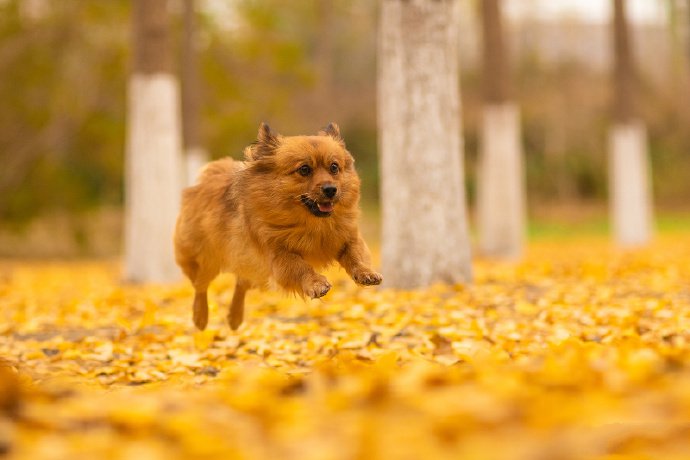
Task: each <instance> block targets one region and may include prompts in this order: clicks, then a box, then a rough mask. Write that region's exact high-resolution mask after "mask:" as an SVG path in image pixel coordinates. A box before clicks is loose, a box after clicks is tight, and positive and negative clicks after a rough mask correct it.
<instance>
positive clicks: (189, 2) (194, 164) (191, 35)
mask: <svg viewBox="0 0 690 460" xmlns="http://www.w3.org/2000/svg"><path fill="white" fill-rule="evenodd" d="M195 16H196V9H195V5H194V0H184V33H183V40H182V140H183V144H184V153H185V174H186V184H187V185H193V184H194V183H195V182H196V178H197V175H198V173H199V170H200V169H201V168H202V167H203V166H204V165H205V164H206V163H208V153H207V152H206V150H205V149H204V147H203V144H202V142H201V131H200V130H199V108H200V104H201V87H200V85H199V60H198V57H197V47H198V45H197V39H196V34H197V32H196V17H195Z"/></svg>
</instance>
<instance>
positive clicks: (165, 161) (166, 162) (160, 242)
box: [124, 0, 182, 282]
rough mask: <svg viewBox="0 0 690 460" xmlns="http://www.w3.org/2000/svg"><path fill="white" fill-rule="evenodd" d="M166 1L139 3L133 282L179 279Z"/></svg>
mask: <svg viewBox="0 0 690 460" xmlns="http://www.w3.org/2000/svg"><path fill="white" fill-rule="evenodd" d="M166 6H167V5H166V0H137V1H135V2H134V11H133V26H134V27H133V29H134V42H133V44H134V62H133V72H132V74H131V76H130V82H129V88H128V93H129V98H128V99H129V101H128V105H129V108H128V120H127V142H126V149H127V151H126V177H125V207H126V222H125V267H124V269H125V273H124V276H125V278H126V279H127V280H129V281H134V282H168V281H173V280H176V279H178V278H179V270H178V269H177V267H176V266H175V261H174V257H173V250H172V235H173V229H174V225H175V219H176V217H177V212H178V209H179V203H180V189H181V180H182V174H181V158H180V151H181V140H180V120H179V108H180V107H179V87H178V82H177V79H176V78H175V77H174V76H173V74H172V72H171V68H172V62H171V52H170V41H169V32H168V20H167V18H168V16H167V11H166Z"/></svg>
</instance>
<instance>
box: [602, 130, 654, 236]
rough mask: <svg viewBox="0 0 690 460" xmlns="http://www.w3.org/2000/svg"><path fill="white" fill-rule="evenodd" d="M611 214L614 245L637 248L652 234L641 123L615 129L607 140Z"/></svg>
mask: <svg viewBox="0 0 690 460" xmlns="http://www.w3.org/2000/svg"><path fill="white" fill-rule="evenodd" d="M609 151H610V152H611V157H610V165H609V169H610V171H612V174H611V177H610V178H609V184H610V188H611V195H612V197H613V201H612V206H611V214H612V221H613V222H612V223H613V232H614V235H615V236H616V241H617V242H618V243H619V244H621V245H624V246H636V245H641V244H645V243H647V242H648V241H649V239H650V238H651V234H652V228H651V227H652V226H651V221H652V203H651V193H650V191H649V190H650V186H649V168H648V160H647V131H646V130H645V127H644V125H643V124H642V123H639V122H638V123H631V122H628V123H622V124H621V123H619V124H616V125H614V127H613V129H612V130H611V134H610V139H609Z"/></svg>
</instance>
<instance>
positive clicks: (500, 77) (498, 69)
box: [481, 0, 510, 105]
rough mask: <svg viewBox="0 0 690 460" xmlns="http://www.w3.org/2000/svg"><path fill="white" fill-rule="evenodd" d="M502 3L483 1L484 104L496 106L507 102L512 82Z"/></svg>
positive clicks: (491, 0)
mask: <svg viewBox="0 0 690 460" xmlns="http://www.w3.org/2000/svg"><path fill="white" fill-rule="evenodd" d="M500 1H501V0H482V1H481V6H482V14H481V16H482V38H483V40H482V58H483V64H484V73H483V82H484V102H485V103H486V104H496V105H501V104H503V103H505V102H506V101H507V99H508V92H509V86H508V84H509V81H510V78H509V75H508V66H507V63H506V51H505V43H504V39H503V24H502V19H501V8H500V3H499V2H500Z"/></svg>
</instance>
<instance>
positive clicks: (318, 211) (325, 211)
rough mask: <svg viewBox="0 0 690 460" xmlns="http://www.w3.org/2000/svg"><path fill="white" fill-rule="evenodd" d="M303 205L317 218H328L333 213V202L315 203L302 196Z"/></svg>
mask: <svg viewBox="0 0 690 460" xmlns="http://www.w3.org/2000/svg"><path fill="white" fill-rule="evenodd" d="M302 203H303V204H304V206H306V207H307V209H308V210H309V211H310V212H311V213H312V214H314V215H315V216H316V217H328V216H330V215H331V213H332V212H333V206H334V203H333V202H332V201H314V200H312V199H311V198H309V197H307V196H306V195H302Z"/></svg>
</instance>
